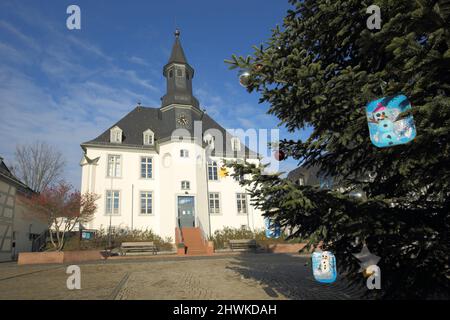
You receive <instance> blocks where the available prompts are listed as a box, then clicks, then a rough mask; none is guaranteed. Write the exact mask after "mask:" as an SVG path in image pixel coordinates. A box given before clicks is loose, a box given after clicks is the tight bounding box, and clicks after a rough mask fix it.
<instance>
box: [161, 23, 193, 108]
mask: <svg viewBox="0 0 450 320" xmlns="http://www.w3.org/2000/svg"><path fill="white" fill-rule="evenodd" d="M163 75H164V77H165V78H166V83H167V92H166V94H165V95H164V96H163V97H162V105H161V107H162V108H164V107H167V106H170V105H172V104H178V105H189V106H193V107H195V108H197V109H198V108H199V102H198V100H197V98H195V97H194V95H193V94H192V78H193V77H194V69H193V68H192V67H191V66H190V65H189V63H188V62H187V60H186V56H185V55H184V51H183V48H182V47H181V42H180V30H178V29H177V30H176V31H175V43H174V44H173V47H172V53H171V55H170V58H169V62H168V63H167V64H166V65H165V66H164V69H163Z"/></svg>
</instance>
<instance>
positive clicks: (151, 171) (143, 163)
mask: <svg viewBox="0 0 450 320" xmlns="http://www.w3.org/2000/svg"><path fill="white" fill-rule="evenodd" d="M144 159H145V162H144ZM149 159H150V162H149V161H148V160H149ZM149 163H150V177H149V176H148V164H149ZM142 165H145V176H144V177H143V176H142ZM139 177H140V178H141V179H147V180H148V179H153V157H147V156H142V157H141V161H140V163H139Z"/></svg>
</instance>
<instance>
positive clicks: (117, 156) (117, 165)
mask: <svg viewBox="0 0 450 320" xmlns="http://www.w3.org/2000/svg"><path fill="white" fill-rule="evenodd" d="M111 158H114V159H115V160H113V161H110V159H111ZM117 159H118V160H119V161H117ZM106 161H107V163H106V176H107V177H108V178H121V177H122V156H121V155H120V154H108V157H107V158H106ZM110 165H112V166H113V167H112V170H110ZM117 169H118V170H117ZM117 171H119V174H117Z"/></svg>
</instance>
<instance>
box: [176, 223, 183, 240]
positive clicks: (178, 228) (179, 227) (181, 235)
mask: <svg viewBox="0 0 450 320" xmlns="http://www.w3.org/2000/svg"><path fill="white" fill-rule="evenodd" d="M175 226H176V228H175V230H177V233H178V239H180V243H184V238H183V232H182V231H181V223H180V218H179V217H175Z"/></svg>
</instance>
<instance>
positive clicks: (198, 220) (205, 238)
mask: <svg viewBox="0 0 450 320" xmlns="http://www.w3.org/2000/svg"><path fill="white" fill-rule="evenodd" d="M195 219H196V222H197V226H198V227H199V229H200V232H201V237H202V240H203V242H204V243H205V244H208V236H207V234H206V233H205V230H204V229H203V225H202V223H201V222H200V219H199V217H195Z"/></svg>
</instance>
